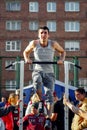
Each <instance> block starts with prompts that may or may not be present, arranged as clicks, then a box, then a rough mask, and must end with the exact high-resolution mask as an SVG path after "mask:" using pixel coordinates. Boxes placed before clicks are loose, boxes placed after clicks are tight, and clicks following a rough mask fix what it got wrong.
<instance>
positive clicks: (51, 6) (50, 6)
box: [47, 2, 56, 12]
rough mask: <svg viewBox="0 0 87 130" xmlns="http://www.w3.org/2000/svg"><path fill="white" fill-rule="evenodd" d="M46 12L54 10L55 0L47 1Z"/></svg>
mask: <svg viewBox="0 0 87 130" xmlns="http://www.w3.org/2000/svg"><path fill="white" fill-rule="evenodd" d="M54 6H55V7H54ZM49 8H50V9H49ZM47 12H56V2H47Z"/></svg>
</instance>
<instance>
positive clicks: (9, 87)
mask: <svg viewBox="0 0 87 130" xmlns="http://www.w3.org/2000/svg"><path fill="white" fill-rule="evenodd" d="M7 82H8V83H7ZM13 83H14V85H13ZM13 86H15V87H14V88H13ZM15 89H16V80H6V90H7V91H12V90H15Z"/></svg>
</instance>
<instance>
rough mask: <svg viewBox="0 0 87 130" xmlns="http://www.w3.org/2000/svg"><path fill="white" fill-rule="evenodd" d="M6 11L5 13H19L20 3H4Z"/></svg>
mask: <svg viewBox="0 0 87 130" xmlns="http://www.w3.org/2000/svg"><path fill="white" fill-rule="evenodd" d="M6 10H7V11H20V10H21V2H20V1H6Z"/></svg>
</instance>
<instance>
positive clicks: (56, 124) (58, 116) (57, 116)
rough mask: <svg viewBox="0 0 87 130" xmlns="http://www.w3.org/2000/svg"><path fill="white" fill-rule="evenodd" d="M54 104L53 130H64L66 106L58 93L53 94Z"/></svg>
mask: <svg viewBox="0 0 87 130" xmlns="http://www.w3.org/2000/svg"><path fill="white" fill-rule="evenodd" d="M53 97H54V104H53V109H52V114H51V117H50V119H51V121H52V130H64V104H63V101H62V98H61V99H59V98H58V96H57V94H56V92H54V93H53Z"/></svg>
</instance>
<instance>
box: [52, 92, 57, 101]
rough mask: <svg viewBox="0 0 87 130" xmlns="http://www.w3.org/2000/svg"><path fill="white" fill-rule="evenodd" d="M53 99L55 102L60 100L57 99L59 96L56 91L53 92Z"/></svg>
mask: <svg viewBox="0 0 87 130" xmlns="http://www.w3.org/2000/svg"><path fill="white" fill-rule="evenodd" d="M53 99H54V101H57V100H58V97H57V94H56V92H55V91H54V92H53Z"/></svg>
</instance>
